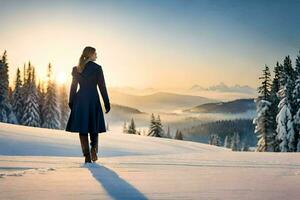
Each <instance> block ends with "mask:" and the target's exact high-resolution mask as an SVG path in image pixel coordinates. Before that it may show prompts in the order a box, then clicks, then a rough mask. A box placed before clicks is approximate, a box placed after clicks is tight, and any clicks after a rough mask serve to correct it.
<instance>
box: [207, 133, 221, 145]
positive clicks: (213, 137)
mask: <svg viewBox="0 0 300 200" xmlns="http://www.w3.org/2000/svg"><path fill="white" fill-rule="evenodd" d="M209 144H211V145H215V146H221V139H220V137H219V136H218V135H217V134H211V135H210V140H209Z"/></svg>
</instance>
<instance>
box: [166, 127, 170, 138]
mask: <svg viewBox="0 0 300 200" xmlns="http://www.w3.org/2000/svg"><path fill="white" fill-rule="evenodd" d="M166 137H167V138H171V133H170V126H169V125H168V128H167V135H166Z"/></svg>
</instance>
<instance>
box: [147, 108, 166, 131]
mask: <svg viewBox="0 0 300 200" xmlns="http://www.w3.org/2000/svg"><path fill="white" fill-rule="evenodd" d="M162 135H163V129H162V124H161V120H160V117H159V115H158V117H157V119H155V117H154V114H153V113H152V114H151V120H150V128H149V132H148V136H153V137H162Z"/></svg>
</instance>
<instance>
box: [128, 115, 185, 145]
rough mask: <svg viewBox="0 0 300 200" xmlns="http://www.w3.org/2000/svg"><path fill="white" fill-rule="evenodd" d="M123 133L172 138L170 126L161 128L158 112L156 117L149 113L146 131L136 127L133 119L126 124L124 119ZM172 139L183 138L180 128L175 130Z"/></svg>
mask: <svg viewBox="0 0 300 200" xmlns="http://www.w3.org/2000/svg"><path fill="white" fill-rule="evenodd" d="M123 133H126V134H136V135H143V136H151V137H163V138H173V137H172V134H171V131H170V126H168V127H167V130H166V131H165V130H164V129H163V124H162V122H161V119H160V115H159V114H158V115H157V117H155V116H154V114H153V113H151V118H150V125H149V129H148V131H147V132H146V130H145V129H143V130H141V129H137V128H136V125H135V122H134V119H133V118H131V120H130V122H129V123H128V124H127V122H126V121H124V125H123ZM174 139H177V140H183V137H182V133H181V131H180V130H178V129H177V130H176V133H175V136H174Z"/></svg>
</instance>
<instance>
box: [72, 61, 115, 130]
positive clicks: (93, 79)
mask: <svg viewBox="0 0 300 200" xmlns="http://www.w3.org/2000/svg"><path fill="white" fill-rule="evenodd" d="M72 76H73V79H72V84H71V88H70V95H69V106H70V108H71V113H70V115H69V119H68V122H67V126H66V131H69V132H80V133H84V134H87V133H92V134H94V133H101V132H106V126H105V121H104V115H103V111H102V107H101V103H100V99H99V95H98V91H97V85H98V87H99V90H100V93H101V96H102V98H103V101H104V105H105V108H107V107H109V108H110V102H109V98H108V94H107V90H106V85H105V80H104V76H103V71H102V67H101V66H100V65H98V64H96V63H95V62H93V61H89V62H88V63H87V64H86V65H85V68H84V70H83V71H82V72H81V73H79V72H78V71H77V67H76V66H75V67H73V70H72ZM78 83H79V86H80V89H79V90H78V92H76V91H77V86H78Z"/></svg>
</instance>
